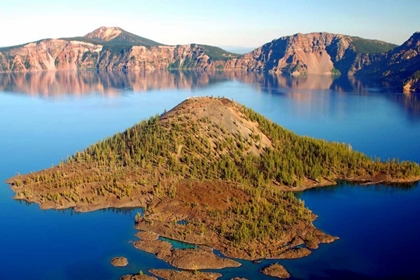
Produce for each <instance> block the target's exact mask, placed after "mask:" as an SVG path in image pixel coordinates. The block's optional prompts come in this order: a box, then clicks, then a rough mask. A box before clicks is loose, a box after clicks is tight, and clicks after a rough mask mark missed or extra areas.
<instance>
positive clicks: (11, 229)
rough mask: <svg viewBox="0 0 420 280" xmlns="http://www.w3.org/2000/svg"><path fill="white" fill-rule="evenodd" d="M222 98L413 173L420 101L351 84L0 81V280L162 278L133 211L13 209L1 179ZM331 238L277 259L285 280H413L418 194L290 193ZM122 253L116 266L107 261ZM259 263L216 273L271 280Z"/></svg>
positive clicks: (91, 78) (179, 78)
mask: <svg viewBox="0 0 420 280" xmlns="http://www.w3.org/2000/svg"><path fill="white" fill-rule="evenodd" d="M203 95H210V96H211V95H214V96H226V97H229V98H233V99H234V100H235V101H238V102H240V103H242V104H245V105H246V106H249V107H251V108H253V109H254V110H256V111H258V112H260V113H262V114H263V115H265V116H266V117H268V118H270V119H272V120H273V121H275V122H277V123H279V124H281V125H283V126H284V127H286V128H288V129H290V130H292V131H294V132H296V133H298V134H301V135H309V136H313V137H316V138H323V139H327V140H331V141H339V142H346V143H350V144H351V145H352V147H353V149H355V150H360V151H362V152H365V153H366V154H368V155H370V156H377V157H380V158H381V159H387V158H391V157H397V158H399V159H400V160H412V161H416V162H418V163H420V149H418V147H417V146H418V144H417V140H418V139H420V97H419V96H416V95H411V96H407V95H403V94H402V93H399V92H398V91H397V90H395V89H393V88H387V87H384V86H382V85H378V84H366V83H361V82H359V81H355V80H353V81H352V80H350V81H349V80H347V79H343V78H340V79H333V78H331V77H325V76H313V77H312V76H310V77H303V78H299V79H287V78H283V77H280V78H275V77H271V76H263V75H257V74H234V73H227V75H224V74H222V73H215V74H207V73H168V72H163V73H149V74H134V73H128V74H124V73H94V72H81V73H73V72H60V73H54V72H52V73H50V72H46V73H38V74H32V75H29V74H14V75H0V112H1V113H0V114H1V115H0V135H1V137H0V167H1V168H0V279H9V278H14V279H117V278H118V277H119V276H121V275H124V274H127V273H138V272H139V271H140V270H141V271H143V272H146V271H147V270H148V269H150V268H169V267H170V266H169V265H167V264H165V263H164V262H162V261H160V260H158V259H156V258H155V257H154V256H152V255H151V254H148V253H145V252H141V251H139V250H136V249H135V248H134V247H133V246H132V244H131V243H130V241H131V240H135V239H136V237H135V236H134V234H135V233H136V231H135V230H134V228H133V222H134V216H135V214H136V213H137V210H126V211H122V210H119V211H118V210H113V209H108V210H104V211H96V212H92V213H75V212H73V211H71V210H66V211H55V210H47V211H44V210H40V209H39V207H38V206H37V205H34V204H31V205H27V204H26V203H19V202H17V201H14V200H13V199H12V197H13V192H12V191H11V190H10V188H9V186H8V185H7V184H5V183H4V181H5V180H6V179H7V178H9V177H11V176H13V175H15V174H17V173H27V172H30V171H36V170H40V169H44V168H48V167H50V166H51V165H54V164H57V163H59V161H60V160H61V159H65V158H66V157H67V156H68V155H71V154H73V153H74V152H76V151H77V150H81V149H83V148H85V147H87V146H88V145H90V144H93V143H95V142H96V141H98V140H100V139H103V138H105V137H106V136H110V135H112V134H114V133H116V132H119V131H122V130H124V129H125V128H127V127H130V126H132V125H133V124H134V123H137V122H139V121H141V120H142V119H145V118H148V117H150V116H152V115H155V114H156V113H162V112H163V111H164V109H170V108H172V107H174V106H175V105H177V104H178V103H180V102H181V101H183V100H184V99H186V98H187V97H190V96H203ZM298 195H299V197H300V198H301V199H303V200H304V201H305V204H306V205H307V206H308V207H309V208H310V209H311V210H312V211H313V212H314V213H316V214H317V215H318V216H319V218H318V219H317V220H316V222H315V224H316V226H318V227H319V228H321V229H322V230H324V231H326V232H328V233H330V234H333V235H337V236H339V237H340V240H339V241H337V242H334V243H332V244H327V245H322V246H321V247H320V248H319V249H318V250H314V251H313V254H312V255H311V256H309V257H307V258H303V259H298V260H287V261H280V263H282V264H283V265H284V266H285V267H286V268H287V269H288V270H289V271H290V272H291V274H292V275H293V277H294V278H295V279H324V278H329V279H337V278H348V279H355V278H358V279H363V278H366V279H370V278H398V279H400V278H410V279H411V278H420V270H419V269H418V263H419V262H420V255H419V254H418V252H419V251H420V238H418V232H419V230H420V223H419V217H420V204H419V203H418V201H420V188H419V186H418V184H417V185H415V186H414V187H411V188H394V187H387V186H370V187H362V186H357V185H349V184H346V183H342V184H340V185H339V186H337V187H331V188H322V189H315V190H309V191H305V192H303V193H301V194H298ZM118 255H124V256H126V257H127V258H128V259H129V262H130V264H129V266H128V267H126V268H114V267H112V266H111V265H110V263H109V261H110V260H111V258H113V257H115V256H118ZM272 262H274V261H272V260H267V261H264V262H262V263H260V264H253V263H251V262H246V261H244V262H243V266H242V267H240V268H235V269H225V270H222V271H221V272H222V273H223V274H224V277H223V279H230V278H232V277H234V276H241V277H247V278H249V279H271V278H268V277H265V276H263V275H262V274H260V273H259V269H260V268H261V267H264V266H265V265H267V264H269V263H272Z"/></svg>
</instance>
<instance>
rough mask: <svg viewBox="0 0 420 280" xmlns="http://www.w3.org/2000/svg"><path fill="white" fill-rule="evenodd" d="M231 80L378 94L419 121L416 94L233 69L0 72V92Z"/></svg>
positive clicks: (303, 98)
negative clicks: (228, 70)
mask: <svg viewBox="0 0 420 280" xmlns="http://www.w3.org/2000/svg"><path fill="white" fill-rule="evenodd" d="M231 80H237V81H240V82H243V83H246V84H252V85H253V86H254V88H255V89H257V90H258V91H260V92H264V93H269V94H280V95H285V96H287V97H288V98H291V99H293V100H296V101H297V102H298V103H311V102H313V98H318V97H317V96H316V95H314V94H313V90H321V91H325V92H328V91H330V92H331V91H333V92H334V93H336V94H347V93H351V94H357V95H372V94H380V95H382V96H384V97H385V98H387V99H390V100H392V101H393V102H396V103H399V104H400V105H401V106H403V107H404V108H405V109H406V110H407V111H408V113H409V114H410V115H411V116H414V117H420V96H419V95H418V94H408V95H405V94H402V93H399V94H396V92H398V90H397V89H396V88H392V87H389V85H386V84H380V83H377V82H376V83H372V82H369V81H361V80H358V79H356V78H354V77H346V76H338V77H337V76H329V75H305V76H300V77H289V76H287V77H286V76H276V75H266V74H262V73H247V72H235V71H231V72H204V71H201V72H200V71H184V72H182V71H156V72H95V71H80V72H76V71H45V72H36V73H7V74H0V91H6V92H16V93H24V94H29V95H33V96H40V97H56V96H60V95H64V94H72V95H82V94H89V93H100V94H104V95H108V96H111V95H118V94H121V93H122V92H124V91H133V92H145V91H150V90H164V89H186V90H191V89H198V88H204V87H208V86H210V85H213V84H216V83H222V82H226V81H231ZM327 98H328V96H327ZM318 101H319V100H318ZM318 101H317V102H318Z"/></svg>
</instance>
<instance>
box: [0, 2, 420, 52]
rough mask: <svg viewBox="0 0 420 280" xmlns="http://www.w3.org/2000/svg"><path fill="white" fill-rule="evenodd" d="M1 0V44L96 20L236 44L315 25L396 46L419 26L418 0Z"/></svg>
mask: <svg viewBox="0 0 420 280" xmlns="http://www.w3.org/2000/svg"><path fill="white" fill-rule="evenodd" d="M0 1H1V2H2V3H1V5H0V7H1V10H0V11H1V15H0V26H1V28H0V46H10V45H16V44H21V43H26V42H29V41H35V40H38V39H43V38H57V37H71V36H79V35H80V36H81V35H85V34H86V33H88V32H90V31H92V30H94V29H96V28H98V27H100V26H119V27H121V28H123V29H125V30H127V31H130V32H132V33H135V34H137V35H140V36H143V37H146V38H149V39H152V40H155V41H158V42H160V43H164V44H187V43H202V44H209V45H217V46H240V47H257V46H260V45H262V44H264V43H266V42H269V41H271V40H273V39H275V38H279V37H281V36H286V35H291V34H295V33H298V32H301V33H309V32H321V31H327V32H332V33H340V34H347V35H354V36H359V37H363V38H369V39H380V40H384V41H388V42H392V43H396V44H401V43H403V42H404V41H405V40H407V39H408V38H409V37H410V36H411V35H412V34H413V33H414V32H416V31H420V0H394V1H391V0H382V1H381V0H352V1H347V0H334V1H327V0H318V1H316V0H313V1H310V0H301V1H299V0H289V1H282V0H262V1H257V0H253V1H245V0H243V1H239V0H236V1H233V0H231V1H230V0H201V1H200V0H195V1H189V0H176V1H175V0H174V1H170V0H166V1H151V0H148V1H140V0H137V1H134V0H133V1H131V0H83V1H81V0H73V1H70V0H68V1H59V0H36V1H35V0H30V1H29V0H13V1H10V0H0ZM3 2H4V3H3Z"/></svg>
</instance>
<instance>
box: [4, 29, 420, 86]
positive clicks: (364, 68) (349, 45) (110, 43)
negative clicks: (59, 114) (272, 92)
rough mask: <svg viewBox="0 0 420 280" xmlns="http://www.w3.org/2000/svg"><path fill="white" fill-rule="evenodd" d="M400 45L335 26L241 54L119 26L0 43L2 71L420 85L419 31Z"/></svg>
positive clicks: (282, 39) (282, 38)
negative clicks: (183, 72)
mask: <svg viewBox="0 0 420 280" xmlns="http://www.w3.org/2000/svg"><path fill="white" fill-rule="evenodd" d="M419 34H420V33H415V34H414V35H413V36H412V37H411V38H410V39H409V40H408V41H407V42H405V43H404V44H403V45H401V46H399V47H397V46H396V45H393V44H389V43H386V42H382V41H378V40H367V39H363V38H359V37H352V36H346V35H341V34H332V33H326V32H321V33H309V34H300V33H298V34H295V35H292V36H285V37H281V38H279V39H276V40H273V41H271V42H269V43H267V44H265V45H263V46H261V47H259V48H256V49H255V50H253V51H252V52H250V53H247V54H244V55H242V56H238V55H236V54H232V53H229V52H226V51H224V50H223V49H220V48H218V47H214V46H207V45H199V44H188V45H176V46H166V45H162V44H160V43H157V42H155V41H152V40H149V39H146V38H143V37H140V36H137V35H135V34H132V33H129V32H127V31H125V30H123V29H121V28H118V27H111V28H107V27H101V28H99V29H97V30H95V31H93V32H91V33H88V34H87V35H85V36H83V37H74V38H62V39H46V40H40V41H37V42H32V43H29V44H25V45H21V46H15V47H8V48H0V72H25V71H41V70H78V69H97V70H107V71H111V70H112V71H126V70H130V71H154V70H164V69H194V70H209V71H215V70H239V71H256V72H257V71H258V72H270V73H273V74H286V75H293V76H298V75H306V74H328V75H336V74H341V75H348V76H357V77H359V78H369V79H376V80H386V81H388V82H391V83H394V84H395V85H397V86H400V87H401V88H402V87H403V85H404V89H405V91H408V92H410V91H417V90H419V86H420V82H419V79H418V78H417V76H418V75H417V76H415V73H416V71H419V70H420V66H419V65H420V64H419V62H420V55H419V45H420V44H419V37H420V35H419Z"/></svg>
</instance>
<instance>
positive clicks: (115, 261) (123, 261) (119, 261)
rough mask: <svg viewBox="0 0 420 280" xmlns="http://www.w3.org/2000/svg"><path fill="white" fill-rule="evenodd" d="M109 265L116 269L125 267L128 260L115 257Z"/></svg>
mask: <svg viewBox="0 0 420 280" xmlns="http://www.w3.org/2000/svg"><path fill="white" fill-rule="evenodd" d="M111 264H112V265H113V266H118V267H122V266H127V265H128V260H127V258H125V257H115V258H113V259H112V260H111Z"/></svg>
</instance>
